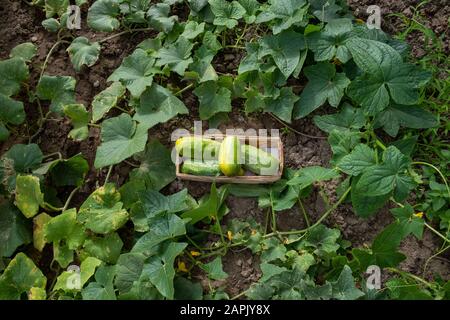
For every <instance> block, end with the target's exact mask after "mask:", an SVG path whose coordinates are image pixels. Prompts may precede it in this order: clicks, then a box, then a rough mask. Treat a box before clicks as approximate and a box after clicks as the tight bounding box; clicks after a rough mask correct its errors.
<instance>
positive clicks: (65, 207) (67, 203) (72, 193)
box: [61, 187, 80, 212]
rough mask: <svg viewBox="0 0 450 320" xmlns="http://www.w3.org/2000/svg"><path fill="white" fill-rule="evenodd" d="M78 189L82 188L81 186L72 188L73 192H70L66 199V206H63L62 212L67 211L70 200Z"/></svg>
mask: <svg viewBox="0 0 450 320" xmlns="http://www.w3.org/2000/svg"><path fill="white" fill-rule="evenodd" d="M78 189H80V187H76V188H75V189H73V190H72V192H71V193H70V194H69V197H68V198H67V200H66V203H65V204H64V207H63V208H62V210H61V211H62V212H64V211H66V209H67V208H68V207H69V204H70V201H71V200H72V198H73V196H74V195H75V193H76V192H77V191H78Z"/></svg>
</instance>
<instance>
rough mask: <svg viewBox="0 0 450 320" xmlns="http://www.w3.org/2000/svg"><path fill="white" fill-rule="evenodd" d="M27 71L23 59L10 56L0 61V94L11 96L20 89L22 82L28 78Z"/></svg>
mask: <svg viewBox="0 0 450 320" xmlns="http://www.w3.org/2000/svg"><path fill="white" fill-rule="evenodd" d="M28 76H29V72H28V67H27V65H26V64H25V61H24V60H23V59H21V58H11V59H8V60H3V61H0V95H5V96H6V97H10V96H13V95H15V94H17V93H18V92H19V91H20V85H21V84H22V82H24V81H25V80H27V79H28Z"/></svg>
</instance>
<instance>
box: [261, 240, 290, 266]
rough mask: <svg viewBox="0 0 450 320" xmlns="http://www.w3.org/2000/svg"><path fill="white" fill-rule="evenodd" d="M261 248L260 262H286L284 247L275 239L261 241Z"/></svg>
mask: <svg viewBox="0 0 450 320" xmlns="http://www.w3.org/2000/svg"><path fill="white" fill-rule="evenodd" d="M261 247H262V249H263V252H262V253H261V261H262V262H271V261H275V260H281V261H284V260H286V247H285V246H284V245H283V244H282V243H281V242H280V240H278V239H275V238H268V239H265V240H263V241H262V244H261Z"/></svg>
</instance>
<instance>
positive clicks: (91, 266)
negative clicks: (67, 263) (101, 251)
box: [53, 257, 102, 292]
mask: <svg viewBox="0 0 450 320" xmlns="http://www.w3.org/2000/svg"><path fill="white" fill-rule="evenodd" d="M101 264H102V261H101V260H98V259H97V258H94V257H87V258H86V259H85V260H83V262H81V265H80V273H79V277H80V282H79V283H76V282H75V283H72V281H73V280H72V279H71V277H73V276H75V277H77V276H78V275H77V274H74V272H73V271H64V272H63V273H61V274H60V275H59V276H58V278H57V280H56V284H55V286H54V288H53V291H58V290H62V291H65V292H71V291H79V290H81V288H83V286H84V285H85V284H86V283H87V282H88V280H89V279H90V278H91V277H92V276H93V275H94V274H95V269H97V267H99V266H100V265H101ZM71 280H72V281H71ZM78 285H79V286H78Z"/></svg>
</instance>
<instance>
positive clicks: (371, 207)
mask: <svg viewBox="0 0 450 320" xmlns="http://www.w3.org/2000/svg"><path fill="white" fill-rule="evenodd" d="M359 178H360V177H353V178H352V191H351V199H352V204H353V209H354V210H355V212H356V214H358V215H359V216H361V217H363V218H367V217H369V216H371V215H372V214H374V213H375V212H377V211H378V210H379V209H381V208H382V207H383V206H384V205H385V204H386V202H387V201H388V200H389V198H390V196H391V195H390V194H389V193H388V194H385V195H381V196H371V195H369V194H367V192H366V191H365V190H364V189H361V190H358V188H357V184H358V181H359Z"/></svg>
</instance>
